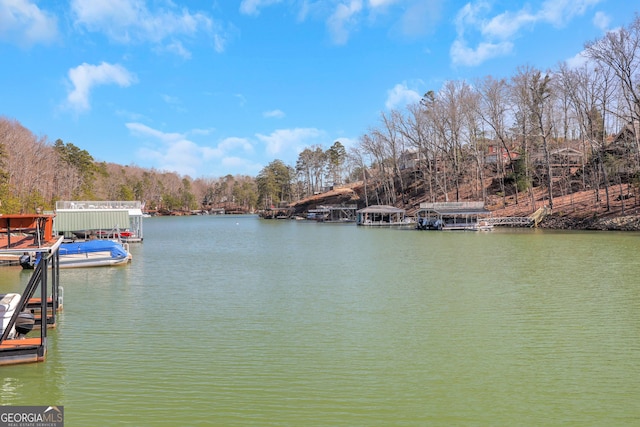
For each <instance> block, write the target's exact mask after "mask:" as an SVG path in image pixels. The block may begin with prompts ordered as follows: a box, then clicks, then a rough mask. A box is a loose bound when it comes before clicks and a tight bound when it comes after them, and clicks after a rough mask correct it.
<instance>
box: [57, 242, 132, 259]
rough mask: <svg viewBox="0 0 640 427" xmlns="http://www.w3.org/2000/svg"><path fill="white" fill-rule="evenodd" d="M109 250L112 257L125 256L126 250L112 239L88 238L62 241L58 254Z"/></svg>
mask: <svg viewBox="0 0 640 427" xmlns="http://www.w3.org/2000/svg"><path fill="white" fill-rule="evenodd" d="M105 251H109V252H111V257H113V258H125V257H126V256H127V255H128V254H127V251H126V250H125V249H124V247H122V245H121V244H120V243H118V242H114V241H113V240H89V241H87V242H76V243H62V244H61V245H60V255H71V254H85V253H90V252H105Z"/></svg>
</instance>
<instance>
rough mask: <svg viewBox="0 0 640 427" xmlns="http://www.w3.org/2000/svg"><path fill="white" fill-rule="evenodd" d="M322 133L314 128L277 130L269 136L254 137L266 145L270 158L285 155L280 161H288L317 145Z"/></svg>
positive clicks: (258, 135)
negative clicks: (308, 147)
mask: <svg viewBox="0 0 640 427" xmlns="http://www.w3.org/2000/svg"><path fill="white" fill-rule="evenodd" d="M323 135H324V132H322V131H320V130H318V129H315V128H296V129H278V130H275V131H274V132H272V133H271V134H270V135H262V134H256V137H257V138H258V139H259V140H260V141H262V142H264V143H266V147H265V148H266V152H267V154H269V155H271V156H281V155H283V154H286V155H287V158H285V159H280V160H283V161H285V162H286V161H288V160H292V159H295V157H296V155H297V153H298V152H299V151H301V150H302V149H304V147H305V146H310V145H313V144H316V143H319V142H320V141H319V139H320V138H321V137H322V136H323Z"/></svg>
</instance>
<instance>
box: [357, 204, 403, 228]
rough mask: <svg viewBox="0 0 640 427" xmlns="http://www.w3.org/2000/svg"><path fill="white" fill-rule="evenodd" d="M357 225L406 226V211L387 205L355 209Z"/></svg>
mask: <svg viewBox="0 0 640 427" xmlns="http://www.w3.org/2000/svg"><path fill="white" fill-rule="evenodd" d="M356 214H357V221H356V224H357V225H362V226H367V227H393V226H400V227H402V226H407V225H409V224H410V221H409V220H408V219H407V217H406V211H405V210H404V209H401V208H396V207H395V206H389V205H372V206H368V207H366V208H364V209H360V210H358V211H356Z"/></svg>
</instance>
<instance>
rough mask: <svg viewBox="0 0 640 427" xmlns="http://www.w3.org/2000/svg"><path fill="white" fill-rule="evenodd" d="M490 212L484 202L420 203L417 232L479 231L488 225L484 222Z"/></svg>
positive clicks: (417, 214)
mask: <svg viewBox="0 0 640 427" xmlns="http://www.w3.org/2000/svg"><path fill="white" fill-rule="evenodd" d="M490 216H491V212H490V211H489V210H487V209H486V208H485V207H484V202H441V203H420V209H419V210H418V211H417V212H416V228H417V229H419V230H480V229H482V228H483V227H485V226H486V227H487V228H489V227H490V225H489V224H488V223H487V224H485V223H484V220H485V219H487V218H489V217H490Z"/></svg>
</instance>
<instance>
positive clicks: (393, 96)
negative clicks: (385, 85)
mask: <svg viewBox="0 0 640 427" xmlns="http://www.w3.org/2000/svg"><path fill="white" fill-rule="evenodd" d="M421 98H422V96H421V95H420V94H419V93H418V92H416V91H415V90H413V89H409V88H408V87H407V84H406V83H398V84H397V85H395V86H394V87H393V89H390V90H388V91H387V101H386V102H385V106H386V107H387V109H388V110H392V109H394V108H405V107H406V106H407V105H409V104H414V103H416V102H419V101H420V99H421Z"/></svg>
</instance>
